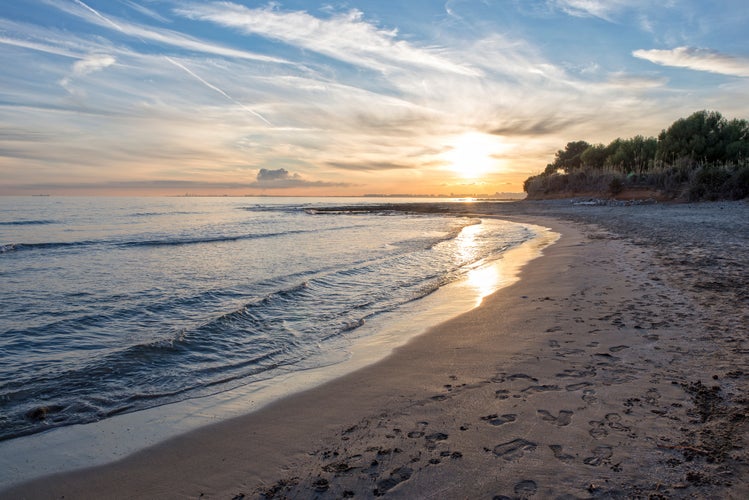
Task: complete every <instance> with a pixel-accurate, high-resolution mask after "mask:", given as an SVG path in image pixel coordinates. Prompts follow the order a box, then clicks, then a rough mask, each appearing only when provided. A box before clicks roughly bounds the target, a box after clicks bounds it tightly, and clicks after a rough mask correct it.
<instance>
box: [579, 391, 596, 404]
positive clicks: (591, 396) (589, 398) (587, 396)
mask: <svg viewBox="0 0 749 500" xmlns="http://www.w3.org/2000/svg"><path fill="white" fill-rule="evenodd" d="M583 401H585V402H586V403H588V404H589V405H592V404H596V403H598V397H597V396H596V391H595V390H594V389H585V390H584V391H583Z"/></svg>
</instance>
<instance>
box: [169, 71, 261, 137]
mask: <svg viewBox="0 0 749 500" xmlns="http://www.w3.org/2000/svg"><path fill="white" fill-rule="evenodd" d="M166 60H167V61H169V62H170V63H172V64H174V65H175V66H177V67H178V68H180V69H182V70H184V71H185V72H186V73H187V74H188V75H190V76H192V77H193V78H195V79H196V80H197V81H199V82H200V83H202V84H203V85H205V86H206V87H208V88H209V89H211V90H213V91H216V92H218V93H219V94H221V95H222V96H224V97H226V99H227V100H229V101H231V102H233V103H234V104H236V105H237V106H239V107H240V108H242V109H243V110H245V111H247V112H248V113H250V114H252V115H254V116H256V117H258V118H260V119H261V120H262V121H263V122H265V124H266V125H268V126H272V125H273V124H272V123H271V122H269V121H268V120H267V119H266V118H265V117H264V116H263V115H261V114H260V113H258V112H257V111H255V110H254V109H252V108H250V107H249V106H245V105H244V104H242V103H241V102H239V101H237V100H236V99H234V98H233V97H232V96H230V95H229V94H227V93H226V92H224V91H223V90H221V89H220V88H218V87H217V86H215V85H213V84H212V83H209V82H207V81H205V80H204V79H203V78H201V77H200V76H198V75H197V74H196V73H195V72H194V71H192V70H191V69H190V68H188V67H187V66H185V65H184V64H182V63H180V62H177V61H175V60H174V59H172V58H171V57H166Z"/></svg>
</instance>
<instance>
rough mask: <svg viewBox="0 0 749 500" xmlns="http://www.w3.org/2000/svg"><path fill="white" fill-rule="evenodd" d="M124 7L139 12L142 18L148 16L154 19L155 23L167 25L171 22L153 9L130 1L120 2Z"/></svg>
mask: <svg viewBox="0 0 749 500" xmlns="http://www.w3.org/2000/svg"><path fill="white" fill-rule="evenodd" d="M120 1H121V2H122V3H124V4H125V5H127V6H129V7H130V8H131V9H133V10H135V11H137V12H140V13H141V14H143V15H144V16H148V17H150V18H151V19H154V20H156V21H159V22H161V23H169V22H171V21H170V20H169V19H167V18H166V17H164V16H162V15H161V14H159V13H158V12H156V11H154V10H153V9H149V8H148V7H146V6H144V5H141V4H139V3H136V2H133V1H132V0H120Z"/></svg>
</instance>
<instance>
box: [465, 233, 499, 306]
mask: <svg viewBox="0 0 749 500" xmlns="http://www.w3.org/2000/svg"><path fill="white" fill-rule="evenodd" d="M483 226H484V224H483V223H480V224H474V225H472V226H467V227H465V228H463V230H462V231H461V232H460V235H458V238H457V243H458V256H457V257H458V258H459V260H460V261H461V262H470V261H472V260H474V259H475V258H476V253H477V252H478V242H477V240H476V239H477V237H478V236H479V235H480V234H481V232H482V231H484V227H483ZM472 267H473V268H472V269H471V270H470V271H468V274H467V275H466V284H467V285H468V287H469V288H470V289H471V290H472V292H473V293H475V294H476V305H477V306H478V305H479V304H481V302H482V301H483V299H484V297H486V296H488V295H491V294H492V293H494V292H495V291H496V290H497V288H498V287H499V283H500V281H501V280H502V276H501V272H500V268H499V267H498V266H496V265H491V264H487V263H486V262H485V261H484V260H480V261H478V262H475V263H474V264H473V265H472Z"/></svg>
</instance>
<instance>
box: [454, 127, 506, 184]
mask: <svg viewBox="0 0 749 500" xmlns="http://www.w3.org/2000/svg"><path fill="white" fill-rule="evenodd" d="M449 145H450V150H449V151H447V152H446V153H444V154H443V158H444V159H445V160H446V161H447V162H448V163H449V166H450V169H451V170H453V171H454V172H455V173H456V174H458V175H460V176H461V177H463V178H466V179H478V178H480V177H482V176H484V175H486V174H488V173H489V172H491V171H492V169H493V168H496V166H497V163H498V161H497V159H496V155H497V154H499V153H500V152H501V150H502V145H501V143H500V142H499V138H497V137H495V136H492V135H489V134H482V133H479V132H467V133H465V134H463V135H461V136H458V137H457V138H455V140H453V141H452V142H451V143H450V144H449Z"/></svg>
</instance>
